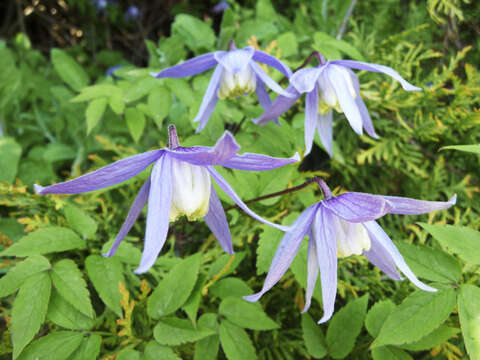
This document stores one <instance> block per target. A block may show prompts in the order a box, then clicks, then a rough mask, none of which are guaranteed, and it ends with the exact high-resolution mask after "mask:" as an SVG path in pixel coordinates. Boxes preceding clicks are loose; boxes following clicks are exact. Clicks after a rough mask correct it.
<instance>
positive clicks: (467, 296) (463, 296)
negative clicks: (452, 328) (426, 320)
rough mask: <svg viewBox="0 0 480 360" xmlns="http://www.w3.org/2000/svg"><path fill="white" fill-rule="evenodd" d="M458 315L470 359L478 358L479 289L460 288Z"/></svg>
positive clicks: (466, 286)
mask: <svg viewBox="0 0 480 360" xmlns="http://www.w3.org/2000/svg"><path fill="white" fill-rule="evenodd" d="M458 315H459V316H460V325H461V328H462V334H463V339H464V340H465V347H466V348H467V352H468V354H469V355H470V359H478V358H480V288H478V287H477V286H474V285H470V284H465V285H462V287H461V288H460V295H459V297H458Z"/></svg>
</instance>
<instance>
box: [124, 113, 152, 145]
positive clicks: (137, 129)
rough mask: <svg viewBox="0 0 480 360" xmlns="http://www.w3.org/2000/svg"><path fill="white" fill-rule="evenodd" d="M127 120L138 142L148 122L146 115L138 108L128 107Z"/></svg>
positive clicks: (131, 132) (129, 128) (133, 136)
mask: <svg viewBox="0 0 480 360" xmlns="http://www.w3.org/2000/svg"><path fill="white" fill-rule="evenodd" d="M125 120H126V121H127V127H128V130H129V131H130V134H131V135H132V138H133V140H135V142H138V140H140V137H141V136H142V134H143V130H144V129H145V124H146V122H147V121H146V119H145V115H144V114H143V112H141V111H140V110H138V109H137V108H127V109H126V110H125Z"/></svg>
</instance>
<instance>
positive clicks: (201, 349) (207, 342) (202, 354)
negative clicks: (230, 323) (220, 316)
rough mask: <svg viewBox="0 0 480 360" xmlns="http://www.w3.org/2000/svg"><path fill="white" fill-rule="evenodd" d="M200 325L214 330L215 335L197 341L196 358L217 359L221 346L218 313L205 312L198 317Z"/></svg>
mask: <svg viewBox="0 0 480 360" xmlns="http://www.w3.org/2000/svg"><path fill="white" fill-rule="evenodd" d="M198 325H199V326H203V327H206V328H209V329H211V330H213V331H214V332H215V335H211V336H207V337H206V338H203V339H201V340H199V341H197V342H196V343H195V355H194V360H216V359H217V354H218V349H219V347H220V338H219V336H218V335H217V332H218V328H219V326H218V321H217V314H211V313H207V314H203V315H202V316H200V318H199V319H198Z"/></svg>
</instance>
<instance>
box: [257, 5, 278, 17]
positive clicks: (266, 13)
mask: <svg viewBox="0 0 480 360" xmlns="http://www.w3.org/2000/svg"><path fill="white" fill-rule="evenodd" d="M256 15H257V18H258V19H261V20H264V21H269V22H270V21H274V20H275V19H276V17H277V12H276V11H275V8H274V7H273V5H272V2H271V1H270V0H258V1H257V6H256Z"/></svg>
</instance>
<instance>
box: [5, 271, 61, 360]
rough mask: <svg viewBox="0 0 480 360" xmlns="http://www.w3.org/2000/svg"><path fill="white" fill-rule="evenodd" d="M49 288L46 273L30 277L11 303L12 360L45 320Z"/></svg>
mask: <svg viewBox="0 0 480 360" xmlns="http://www.w3.org/2000/svg"><path fill="white" fill-rule="evenodd" d="M51 287H52V284H51V282H50V276H48V274H47V273H46V272H41V273H38V274H35V275H33V276H31V277H30V278H29V279H28V280H27V281H25V283H24V284H23V285H22V286H21V287H20V291H19V292H18V295H17V297H16V298H15V302H14V303H13V309H12V320H11V322H12V323H11V328H10V331H11V333H12V342H13V359H16V358H18V356H19V355H20V353H21V352H22V350H23V349H24V348H25V346H27V345H28V343H29V342H30V341H31V340H32V339H33V337H34V336H35V335H36V333H37V332H38V330H39V329H40V325H42V323H43V321H44V320H45V315H46V314H47V308H48V302H49V299H50V291H51Z"/></svg>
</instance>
